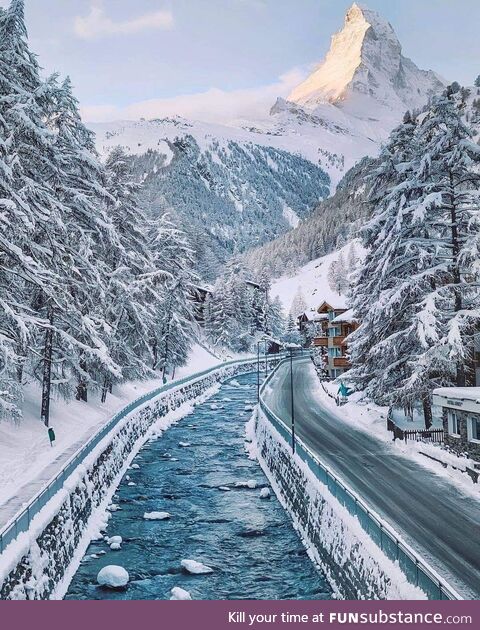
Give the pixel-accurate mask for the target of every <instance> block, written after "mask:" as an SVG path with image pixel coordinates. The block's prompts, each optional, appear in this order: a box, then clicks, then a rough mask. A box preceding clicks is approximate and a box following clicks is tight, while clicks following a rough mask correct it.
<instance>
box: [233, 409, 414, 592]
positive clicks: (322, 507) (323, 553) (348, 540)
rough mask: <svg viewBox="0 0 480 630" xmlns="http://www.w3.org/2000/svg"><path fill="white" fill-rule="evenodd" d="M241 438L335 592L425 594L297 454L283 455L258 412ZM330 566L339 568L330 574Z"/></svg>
mask: <svg viewBox="0 0 480 630" xmlns="http://www.w3.org/2000/svg"><path fill="white" fill-rule="evenodd" d="M245 437H246V442H245V450H246V452H247V454H248V455H249V457H250V459H254V460H257V461H258V462H259V464H260V466H261V467H262V469H263V471H264V473H265V475H266V477H267V478H268V480H269V482H270V484H271V486H272V489H273V491H274V492H275V494H276V496H277V498H278V500H279V501H280V503H281V504H282V505H283V507H284V508H285V510H286V511H287V512H288V513H289V514H290V517H291V518H292V521H293V524H294V527H295V529H296V530H297V532H298V533H299V536H300V538H301V540H302V543H303V545H304V546H305V548H306V550H307V553H308V555H309V557H310V559H311V560H312V561H313V562H314V563H315V564H316V565H317V566H319V567H320V568H321V569H322V571H323V572H324V573H325V574H326V575H327V577H328V579H329V582H330V584H331V586H332V588H333V589H334V591H335V592H336V593H337V596H339V597H344V596H345V595H346V594H348V593H350V595H351V593H352V592H353V591H355V599H395V600H402V599H411V600H419V599H426V594H425V593H424V592H423V591H422V590H420V588H417V587H416V586H414V585H412V584H410V583H409V582H408V581H407V579H406V576H405V575H404V574H403V572H402V571H401V569H400V567H399V565H398V563H397V562H393V561H392V560H390V559H389V558H388V557H387V556H386V555H385V553H384V552H383V551H381V549H380V548H379V547H378V546H377V545H376V543H375V542H374V541H373V539H372V538H371V537H370V536H369V535H368V534H367V533H366V532H365V530H364V529H363V527H362V525H361V524H360V522H359V520H358V518H357V517H356V516H353V515H352V514H351V513H350V512H349V511H348V509H347V508H346V507H345V506H344V505H342V504H341V503H340V502H339V501H338V500H337V499H336V498H335V497H334V496H333V494H331V492H330V490H329V488H328V486H325V484H323V482H322V481H320V479H319V478H318V477H316V476H315V475H314V474H313V472H312V470H311V469H310V468H309V466H308V465H307V464H306V463H305V462H304V461H303V460H302V458H301V457H300V456H299V455H298V454H295V455H291V453H290V451H289V450H288V457H285V454H286V453H287V450H285V449H287V448H288V446H287V444H286V443H285V442H284V440H283V438H282V437H281V435H280V434H279V433H278V431H277V430H276V429H275V428H274V427H273V426H272V425H271V423H270V422H269V421H268V420H267V419H266V418H265V417H264V415H263V413H261V412H260V413H259V412H254V414H253V415H252V416H251V418H250V420H249V421H248V422H247V424H246V426H245ZM294 484H295V485H296V487H297V488H298V491H297V492H295V493H294V494H290V493H289V491H288V490H287V488H291V487H292V486H293V485H294ZM293 496H294V497H295V498H294V499H292V497H293ZM352 566H353V567H354V570H352ZM334 567H341V570H340V571H339V572H338V573H337V574H336V573H335V571H334ZM339 578H340V579H339Z"/></svg>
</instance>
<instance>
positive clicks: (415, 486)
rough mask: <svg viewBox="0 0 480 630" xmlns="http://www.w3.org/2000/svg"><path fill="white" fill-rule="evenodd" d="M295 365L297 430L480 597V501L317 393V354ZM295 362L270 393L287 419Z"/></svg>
mask: <svg viewBox="0 0 480 630" xmlns="http://www.w3.org/2000/svg"><path fill="white" fill-rule="evenodd" d="M293 365H294V368H293V387H294V397H295V430H296V433H297V435H298V436H299V437H300V438H301V439H302V440H303V441H304V442H305V443H306V444H307V445H308V446H309V447H310V448H311V449H312V450H313V451H314V452H315V453H317V455H318V456H319V458H320V459H321V461H323V462H324V463H325V464H326V465H328V466H330V467H331V468H332V469H333V470H334V471H336V472H337V473H338V475H339V476H340V477H341V478H342V479H343V480H344V481H345V483H347V484H348V485H350V487H351V488H352V489H354V490H355V491H356V492H357V493H358V494H359V495H360V496H361V497H362V498H363V499H364V501H365V502H366V503H368V504H369V505H370V506H371V507H372V508H373V509H374V510H376V512H377V513H378V514H380V515H381V516H382V517H383V518H384V519H385V520H386V521H388V522H389V523H390V524H391V526H392V527H393V528H394V529H395V530H396V531H397V532H398V533H399V534H400V535H401V536H402V537H403V538H404V540H406V541H407V542H408V543H409V544H410V545H411V546H412V547H413V548H414V549H416V550H417V551H418V552H419V553H420V554H421V555H422V557H423V558H424V559H425V560H427V561H428V562H429V563H430V564H431V565H432V566H433V567H435V568H436V570H437V571H438V573H439V574H440V575H442V576H443V577H444V578H445V579H446V580H447V581H448V582H449V583H450V584H451V585H452V586H453V587H455V588H456V589H457V590H458V591H459V592H460V593H461V594H462V595H463V596H464V597H465V598H466V599H480V503H479V502H478V501H476V500H475V499H474V498H472V497H468V496H466V495H463V494H462V493H461V492H460V491H459V490H457V489H456V488H455V486H454V485H453V484H451V483H449V482H448V480H446V479H443V478H442V477H441V476H438V475H436V474H435V473H433V472H430V470H429V469H427V468H424V467H423V466H421V465H420V464H418V463H416V462H415V461H414V460H412V459H409V458H408V457H405V456H402V455H400V454H399V453H397V452H395V450H394V447H393V445H392V444H390V443H388V442H384V441H381V440H378V439H377V438H375V437H374V436H373V435H371V434H369V433H367V432H366V431H362V430H360V429H357V428H355V426H353V425H352V424H350V423H348V422H347V421H343V420H342V417H341V410H339V412H338V413H336V412H335V411H333V410H332V409H329V408H328V407H327V406H325V405H323V404H322V401H321V398H320V397H319V396H318V395H316V394H315V391H316V390H317V389H318V378H317V375H316V373H315V370H314V368H313V366H312V363H311V361H310V359H304V360H300V361H299V360H297V361H295V362H294V364H293ZM290 396H291V394H290V366H289V365H288V364H284V365H282V366H280V368H279V369H278V371H277V373H276V374H275V375H274V377H273V379H272V381H271V382H270V387H267V388H266V390H265V393H264V396H263V399H264V401H265V402H266V403H267V405H268V406H269V407H270V409H271V410H272V411H273V412H274V413H275V414H276V415H277V416H279V417H280V418H282V420H284V422H285V423H286V424H287V425H290V423H291V420H290V418H291V416H290V406H291V398H290Z"/></svg>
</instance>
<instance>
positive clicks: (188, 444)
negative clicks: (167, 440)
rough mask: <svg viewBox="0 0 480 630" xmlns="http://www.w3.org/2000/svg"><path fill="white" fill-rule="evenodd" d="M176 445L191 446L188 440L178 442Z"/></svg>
mask: <svg viewBox="0 0 480 630" xmlns="http://www.w3.org/2000/svg"><path fill="white" fill-rule="evenodd" d="M178 446H180V447H181V448H188V447H189V446H192V445H191V444H190V442H179V443H178Z"/></svg>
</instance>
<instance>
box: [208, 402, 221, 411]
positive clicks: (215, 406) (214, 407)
mask: <svg viewBox="0 0 480 630" xmlns="http://www.w3.org/2000/svg"><path fill="white" fill-rule="evenodd" d="M210 409H211V410H212V411H216V410H217V409H220V407H219V406H218V405H217V403H212V404H211V405H210Z"/></svg>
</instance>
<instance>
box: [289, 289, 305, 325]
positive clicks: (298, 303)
mask: <svg viewBox="0 0 480 630" xmlns="http://www.w3.org/2000/svg"><path fill="white" fill-rule="evenodd" d="M306 310H307V301H306V300H305V296H304V294H303V288H302V287H301V286H299V287H298V288H297V291H296V293H295V295H294V297H293V301H292V306H291V307H290V313H291V315H292V317H293V318H294V319H297V317H300V315H303V314H304V313H305V312H306Z"/></svg>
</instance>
